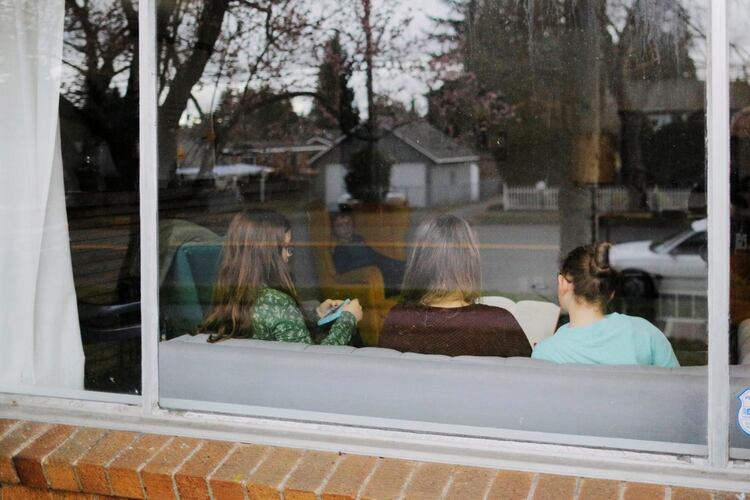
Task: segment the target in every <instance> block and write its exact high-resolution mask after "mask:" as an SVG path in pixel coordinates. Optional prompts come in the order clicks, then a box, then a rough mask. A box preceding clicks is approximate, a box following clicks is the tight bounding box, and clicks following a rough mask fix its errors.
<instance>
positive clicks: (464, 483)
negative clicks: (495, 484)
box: [445, 466, 497, 500]
mask: <svg viewBox="0 0 750 500" xmlns="http://www.w3.org/2000/svg"><path fill="white" fill-rule="evenodd" d="M496 474H497V472H496V471H495V470H494V469H481V468H478V467H460V466H459V467H456V469H455V471H454V472H453V481H451V485H450V488H448V492H447V493H446V495H445V498H446V500H448V499H450V500H463V499H465V498H484V493H485V492H486V491H487V489H488V488H489V486H490V481H492V479H494V478H495V475H496Z"/></svg>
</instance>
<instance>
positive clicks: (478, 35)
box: [159, 0, 708, 452]
mask: <svg viewBox="0 0 750 500" xmlns="http://www.w3.org/2000/svg"><path fill="white" fill-rule="evenodd" d="M260 5H261V4H257V5H256V4H252V5H250V4H232V3H227V2H212V3H210V5H207V4H204V3H202V2H183V3H180V4H179V6H180V7H179V8H178V7H177V4H175V3H173V2H161V3H160V4H159V19H160V25H162V26H164V29H165V30H166V32H167V34H166V35H165V36H164V37H163V38H160V40H159V43H160V46H159V54H160V59H159V61H160V62H159V64H160V78H161V79H160V96H161V98H160V105H159V113H160V137H159V141H160V165H159V171H160V180H161V184H162V193H161V198H160V203H161V204H160V216H161V219H160V221H161V222H160V233H162V234H161V236H160V240H161V241H160V245H161V247H160V259H161V260H160V266H161V270H160V275H161V276H162V278H163V279H162V282H161V289H160V294H161V303H160V307H161V321H162V326H163V332H162V333H163V339H164V340H166V342H162V343H161V345H160V352H161V363H162V365H161V366H162V380H161V382H163V384H162V388H163V390H164V391H165V392H163V393H162V396H163V397H166V398H176V399H202V398H207V399H209V400H212V401H214V402H223V403H236V404H252V405H259V406H263V405H264V404H265V405H266V406H274V403H272V402H269V400H266V399H264V398H265V397H266V396H268V397H270V396H269V395H267V394H260V393H254V392H252V391H251V389H249V388H246V387H243V388H242V389H237V388H235V389H236V390H231V389H227V390H225V391H223V390H221V389H220V388H219V387H218V386H217V387H214V386H211V387H208V386H202V387H204V389H205V391H203V389H201V390H198V389H196V392H194V393H190V391H188V390H187V389H186V388H185V387H183V386H181V385H180V384H179V378H178V377H177V376H176V374H170V369H171V368H170V367H175V369H177V368H176V367H178V366H179V363H178V362H177V361H176V360H177V359H178V357H170V356H173V355H174V356H178V354H177V353H178V352H179V353H181V354H179V355H187V354H186V353H187V352H188V351H189V352H191V353H192V352H194V353H198V352H201V353H206V355H207V356H213V355H214V353H219V352H223V351H221V349H222V343H221V342H220V343H217V344H216V345H213V346H211V347H212V348H213V350H201V349H204V347H205V339H204V338H203V337H200V336H196V337H192V338H190V337H188V336H186V334H188V333H195V332H196V329H197V328H198V326H199V325H200V324H201V322H202V321H203V319H204V318H205V315H206V314H207V313H208V312H209V311H210V310H211V308H212V300H213V299H212V295H213V293H214V284H215V283H216V269H217V267H218V262H219V261H220V258H221V255H220V251H219V250H217V249H219V248H220V247H221V245H222V243H223V241H222V238H223V237H224V235H226V233H227V228H228V226H229V221H230V220H231V219H232V217H233V216H234V215H235V214H236V213H237V212H238V211H240V210H248V209H257V208H264V209H272V210H275V211H277V212H280V213H283V214H285V215H286V216H287V218H288V219H289V220H290V221H291V225H292V233H293V238H294V242H295V249H294V256H293V258H292V259H291V261H290V265H291V268H292V271H293V274H294V283H295V285H296V287H297V292H298V295H299V300H300V302H301V303H303V304H304V303H305V302H308V301H309V303H310V305H311V306H313V305H315V304H317V303H318V302H319V301H321V300H322V299H323V298H329V297H330V298H336V299H345V298H351V299H353V298H357V299H359V302H360V304H361V305H362V309H363V318H362V320H361V321H360V323H359V325H358V330H359V334H360V335H359V337H360V340H361V344H357V345H364V346H378V345H379V334H380V330H381V327H382V324H383V321H384V318H386V317H387V314H388V312H389V311H390V310H391V308H392V307H393V306H394V305H395V304H397V303H399V301H402V297H401V291H402V290H400V280H399V279H398V277H397V278H396V279H393V277H392V275H391V273H392V272H394V270H395V272H396V273H399V272H401V271H400V270H401V269H403V266H404V265H405V263H406V261H407V260H408V257H409V254H410V251H411V250H412V245H413V243H414V241H415V238H414V235H413V232H414V230H415V229H416V228H417V227H418V226H419V224H420V223H422V222H423V221H424V220H427V219H429V218H430V217H431V216H432V215H433V214H434V213H436V212H446V211H447V212H450V213H453V214H455V215H458V216H461V217H462V218H465V219H466V220H468V221H469V222H470V223H471V224H472V226H473V228H474V230H475V231H476V233H477V237H478V240H479V252H480V257H481V270H482V272H481V278H482V280H481V295H482V296H483V297H484V299H486V300H487V301H486V302H485V303H487V304H489V303H492V304H503V307H506V308H512V309H514V310H516V311H519V312H517V313H516V314H517V315H518V317H519V318H520V317H522V316H523V313H522V312H520V311H521V310H523V309H524V306H522V305H521V304H524V303H525V302H533V301H538V302H543V303H555V302H557V298H558V270H559V269H558V259H559V258H560V257H561V256H563V255H566V254H567V253H568V252H569V251H570V250H572V249H573V248H575V247H578V246H580V245H585V244H589V243H592V242H594V241H602V240H607V241H610V242H612V243H613V244H614V246H613V247H612V250H611V263H612V265H613V266H614V267H615V268H616V269H617V270H618V271H620V272H622V274H623V276H622V277H623V280H622V281H623V287H622V289H621V290H619V293H618V294H617V300H616V301H615V302H614V303H613V309H614V310H616V311H618V312H621V313H627V314H631V315H636V316H641V317H644V318H646V319H647V320H648V321H650V322H651V323H653V324H654V325H655V326H656V327H657V328H658V329H660V330H661V331H662V332H664V334H666V336H667V337H668V338H669V341H670V343H671V345H672V347H673V349H674V351H675V354H676V356H677V359H678V360H679V362H680V364H681V365H683V366H686V365H702V364H705V362H706V354H707V338H706V318H707V311H706V285H705V283H706V273H707V267H708V266H707V262H706V258H705V256H706V241H705V217H706V207H705V179H706V173H705V146H704V143H705V141H704V135H705V118H704V117H705V111H706V110H705V72H706V60H705V33H706V29H705V26H706V12H705V11H706V3H705V2H688V1H683V2H680V1H676V0H671V1H666V2H664V1H655V0H633V1H622V2H620V1H603V0H577V1H575V2H568V1H555V0H545V1H525V0H493V1H487V2H474V1H463V0H460V1H459V0H450V1H442V0H426V1H422V2H418V3H408V4H405V3H403V2H401V3H398V2H395V1H390V0H382V1H377V2H370V1H368V0H329V1H327V2H321V3H318V4H316V5H314V6H311V5H310V4H309V3H302V2H297V1H295V0H287V1H285V2H272V3H268V5H266V7H267V8H265V9H261V8H259V6H260ZM262 5H265V4H262ZM342 213H343V214H345V216H344V217H342V216H341V215H340V214H342ZM675 238H676V239H675ZM672 243H674V245H673V244H672ZM342 254H345V255H348V256H349V257H348V259H346V260H347V261H346V262H342V261H341V259H338V262H337V259H336V255H339V256H341V255H342ZM354 262H356V263H357V264H358V265H356V266H354V265H352V264H353V263H354ZM248 307H251V306H248ZM553 308H554V309H555V311H556V313H555V314H557V312H558V311H559V310H558V309H557V308H556V307H555V306H553ZM530 316H531V318H532V319H533V318H534V317H537V318H538V317H541V316H542V315H541V314H536V315H535V314H534V313H531V315H530ZM554 318H557V316H556V315H555V316H554ZM524 321H526V320H523V319H521V320H519V323H520V324H521V326H522V327H524V328H525V326H524V325H525V323H524ZM566 321H567V318H566V316H565V314H564V311H563V315H562V316H561V318H560V321H559V324H562V323H564V322H566ZM556 323H557V321H556V320H554V319H553V321H552V324H551V325H548V326H546V327H545V328H546V330H545V333H543V336H544V335H546V336H550V335H551V334H552V333H553V332H554V330H555V327H556V326H558V325H557V324H556ZM526 324H527V325H528V328H529V329H531V328H533V327H532V326H531V322H527V323H526ZM529 331H530V330H529ZM527 336H529V335H528V332H527ZM529 338H531V337H530V336H529ZM235 340H236V339H232V340H230V341H227V342H228V343H226V344H223V345H225V346H229V345H232V346H237V347H238V349H239V348H240V346H251V345H252V346H256V344H253V343H252V341H251V340H248V339H242V340H243V342H235ZM536 341H537V340H533V341H532V342H531V343H532V344H533V343H535V342H536ZM263 345H264V346H265V347H266V348H268V349H276V348H278V349H282V350H283V349H290V347H289V346H275V347H274V346H273V345H271V344H269V343H266V344H263ZM243 348H244V347H243ZM193 349H194V351H193ZM248 349H250V348H248ZM250 351H252V352H253V353H257V349H255V348H253V349H250ZM305 352H306V351H305ZM358 352H361V351H358ZM365 352H367V351H365ZM195 355H196V356H199V358H198V359H202V358H200V356H202V355H203V354H201V355H198V354H195ZM311 355H312V354H311ZM281 357H283V356H279V358H281ZM179 359H182V358H179ZM310 359H314V358H305V360H304V362H305V363H307V362H310V361H309V360H310ZM205 361H206V363H207V365H206V366H208V365H209V364H210V363H209V361H208V358H206V359H205ZM183 362H184V360H183ZM279 363H281V364H279V365H273V366H274V367H276V368H277V369H280V368H279V367H280V366H286V365H284V364H283V363H282V362H279ZM290 363H291V362H290ZM529 363H532V362H529ZM264 366H265V365H264ZM530 366H535V365H530ZM269 369H271V368H270V367H269ZM248 370H251V371H252V370H253V368H248ZM314 371H315V373H316V374H320V373H321V371H320V370H314ZM266 373H268V372H262V373H259V372H255V371H252V373H251V374H249V375H248V377H249V378H251V379H252V378H253V377H255V376H258V377H262V376H267V375H266ZM597 373H598V372H597ZM636 373H637V374H636V375H634V377H640V376H643V377H644V378H645V379H648V380H649V382H651V381H652V380H653V381H654V384H662V383H663V384H668V383H671V382H667V381H668V380H672V379H670V378H668V377H671V376H674V377H675V380H677V379H679V376H678V375H677V373H681V372H674V373H670V374H667V373H666V372H665V373H664V374H663V375H664V376H663V377H660V376H659V375H656V374H653V373H651V372H649V374H648V376H647V375H645V373H646V372H645V371H643V372H641V371H637V372H636ZM311 376H312V375H311ZM331 377H333V378H334V379H335V378H336V377H335V375H331ZM375 378H376V379H378V378H377V377H375ZM594 378H595V379H596V377H594ZM524 380H527V379H524ZM561 380H563V381H564V380H565V377H562V378H561ZM597 380H602V381H603V380H604V379H603V378H601V379H597ZM173 381H174V384H177V385H171V384H172V382H173ZM693 382H695V381H694V380H693ZM693 382H688V381H687V379H685V381H684V382H680V381H677V382H675V383H678V384H679V383H684V384H692V383H693ZM201 383H202V384H203V383H205V384H209V385H210V381H206V380H202V381H201ZM326 383H327V382H326ZM561 383H562V382H561ZM602 383H603V382H602ZM633 387H635V385H634V386H633ZM638 387H641V386H640V385H638ZM650 387H651V390H653V391H657V389H656V386H650ZM660 387H661V386H660ZM666 387H667V385H665V386H663V387H661V388H662V389H664V392H666V389H665V388H666ZM686 387H687V386H686ZM504 389H507V388H497V389H493V391H494V390H498V391H501V390H504ZM414 390H415V391H416V392H419V389H414ZM559 390H563V391H564V390H570V387H566V386H565V385H563V386H562V387H561V388H560V389H559ZM201 391H203V392H201ZM373 391H375V389H373ZM423 392H425V391H423ZM445 392H446V394H442V393H441V396H444V397H452V396H451V394H449V393H450V391H447V390H446V391H445ZM464 392H468V393H470V392H471V391H470V390H466V391H464ZM595 392H596V391H595V390H593V389H592V392H591V394H594V393H595ZM677 393H678V395H679V394H681V396H676V397H687V396H686V395H687V394H691V395H692V396H690V397H696V398H699V399H700V398H705V388H704V386H703V385H700V384H697V383H696V384H695V385H690V387H689V388H685V391H684V392H682V393H680V392H679V391H677ZM425 394H426V392H425ZM651 395H652V396H653V399H650V400H649V401H650V402H653V404H651V403H649V404H648V405H646V406H648V407H649V408H652V409H653V408H655V407H656V406H658V405H659V404H662V403H663V404H667V403H666V400H664V401H659V395H658V391H657V392H654V393H651ZM308 396H309V395H308ZM373 397H375V396H373ZM425 397H427V396H425ZM456 397H458V396H456ZM499 397H500V396H498V398H499ZM621 397H626V396H622V395H621ZM243 398H244V399H243ZM467 398H468V396H467ZM592 398H593V396H592ZM303 399H304V398H303ZM344 399H345V398H344ZM469 399H471V398H469ZM490 399H492V398H490ZM531 399H533V396H528V398H527V399H526V403H529V401H531ZM594 399H595V401H594V402H593V403H592V405H595V404H598V403H600V402H601V401H599V400H598V399H596V398H594ZM300 401H301V400H299V399H295V397H292V396H290V398H289V399H288V400H285V401H284V403H283V404H285V405H288V407H290V408H292V409H306V410H311V411H329V412H332V413H337V412H338V413H349V414H370V410H372V408H368V409H367V410H364V409H362V408H360V407H357V408H354V407H347V406H346V404H347V402H346V401H345V400H341V401H340V400H338V399H336V398H328V397H326V398H323V400H313V399H312V397H311V396H309V397H308V398H307V399H305V401H304V402H300ZM683 402H684V401H683ZM352 404H354V403H352ZM520 404H521V403H519V405H520ZM529 404H530V403H529ZM675 404H682V402H681V403H675ZM446 406H447V407H450V406H451V405H450V404H448V405H446ZM453 406H454V407H458V406H460V405H457V404H454V405H453ZM334 407H335V409H332V408H334ZM372 411H375V410H372ZM377 411H381V412H382V413H380V414H378V415H376V416H380V417H384V418H404V414H405V413H407V409H406V408H395V409H392V410H389V409H387V408H386V407H385V406H384V407H379V408H378V409H377ZM388 411H393V412H394V413H393V414H389V413H388ZM665 411H666V410H665ZM358 412H359V413H358ZM477 413H480V412H477ZM487 413H488V412H485V413H484V414H487ZM489 413H491V412H489ZM415 414H419V418H423V419H425V420H430V419H431V418H432V416H431V415H429V412H424V413H423V414H420V413H419V411H418V410H415ZM572 414H573V413H572V412H571V413H570V414H569V415H572ZM412 417H413V416H412ZM412 417H408V418H412ZM408 418H407V419H408ZM413 418H414V419H418V417H413ZM497 418H498V419H501V417H497ZM434 419H435V420H439V421H441V422H443V423H455V420H451V417H450V416H445V415H443V416H441V417H440V418H438V417H434ZM678 420H679V422H677V423H675V422H673V424H674V427H673V430H674V432H675V433H676V434H670V436H671V437H666V435H664V436H661V437H654V436H652V437H654V439H665V440H672V441H673V442H680V443H690V444H702V443H703V442H704V439H705V438H704V437H703V436H704V435H705V432H703V429H704V425H705V405H703V406H701V405H697V406H695V408H692V407H691V409H690V410H689V412H688V415H683V416H681V417H679V418H678ZM525 422H526V424H525V427H524V426H522V427H523V428H522V429H518V430H524V431H550V432H557V431H560V429H557V430H555V429H553V427H554V426H553V425H552V426H549V427H546V426H547V425H549V424H545V423H539V425H536V424H532V423H529V421H528V420H525ZM463 424H467V423H466V422H463ZM474 424H476V425H479V423H478V422H474ZM481 425H483V426H485V427H502V426H503V425H506V423H505V422H500V421H499V420H498V421H491V422H490V421H482V423H481ZM514 425H516V424H514ZM560 425H563V424H560ZM595 427H596V425H595V424H593V423H592V424H591V427H590V428H589V429H580V430H576V431H570V432H571V433H580V434H586V433H593V434H596V435H607V434H608V433H609V432H610V430H611V429H613V428H614V427H613V426H609V427H607V426H604V427H602V428H601V429H599V430H595ZM615 427H616V426H615ZM514 428H515V427H514ZM631 430H632V429H631ZM680 431H683V432H684V434H683V435H679V434H680ZM561 432H562V431H561ZM565 432H568V431H565ZM612 432H615V431H612ZM628 432H630V431H628ZM638 432H640V431H635V430H633V431H632V433H630V434H628V433H627V432H625V433H623V434H621V435H619V437H630V438H632V437H634V436H636V435H638ZM670 432H671V431H670ZM688 434H690V437H687V436H688ZM691 452H695V449H693V450H692V451H691Z"/></svg>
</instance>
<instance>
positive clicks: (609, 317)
mask: <svg viewBox="0 0 750 500" xmlns="http://www.w3.org/2000/svg"><path fill="white" fill-rule="evenodd" d="M610 247H611V245H610V244H609V243H598V244H595V245H585V246H580V247H578V248H576V249H574V250H572V251H571V252H570V253H569V254H568V255H567V257H565V260H563V263H562V266H561V267H560V273H559V274H558V276H557V297H558V300H559V302H560V307H561V308H563V309H564V310H566V311H567V312H568V314H569V315H570V322H569V323H568V324H566V325H563V326H561V327H560V328H558V330H557V332H555V334H554V335H553V336H552V337H549V338H546V339H544V340H542V341H541V342H539V343H538V344H537V345H536V347H535V348H534V354H533V355H532V357H533V358H535V359H544V360H547V361H554V362H556V363H586V364H598V365H655V366H663V367H667V368H673V367H677V366H680V365H679V363H678V362H677V358H676V357H675V355H674V351H673V350H672V346H671V345H670V344H669V341H668V340H667V338H666V337H665V336H664V334H663V333H662V332H661V331H660V330H659V329H658V328H656V327H655V326H654V325H652V324H651V323H649V322H648V321H647V320H645V319H643V318H639V317H637V316H628V315H626V314H619V313H616V312H613V313H609V314H608V309H609V307H608V306H609V304H610V302H611V301H612V299H613V298H614V296H615V292H616V291H617V288H618V285H619V281H620V276H619V273H618V272H617V271H616V270H614V269H613V268H612V267H611V266H610V265H609V249H610Z"/></svg>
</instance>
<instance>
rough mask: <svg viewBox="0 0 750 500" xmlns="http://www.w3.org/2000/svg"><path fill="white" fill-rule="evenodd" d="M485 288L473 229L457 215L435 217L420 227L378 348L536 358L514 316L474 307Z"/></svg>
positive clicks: (458, 354)
mask: <svg viewBox="0 0 750 500" xmlns="http://www.w3.org/2000/svg"><path fill="white" fill-rule="evenodd" d="M480 289H481V271H480V258H479V245H478V242H477V237H476V233H475V232H474V230H473V229H472V228H471V226H470V225H469V223H468V222H466V221H465V220H464V219H462V218H461V217H457V216H455V215H448V214H444V215H437V216H433V217H431V218H430V219H428V220H426V221H425V222H423V223H422V224H420V226H419V228H418V229H417V233H416V236H415V241H414V244H413V247H412V251H411V254H410V255H409V259H408V261H407V264H406V272H405V274H404V283H403V288H402V290H403V291H402V295H401V300H400V303H399V304H398V305H396V306H394V307H393V309H391V311H390V312H389V313H388V316H386V318H385V322H384V323H383V328H382V330H381V332H380V338H379V341H378V345H379V346H380V347H386V348H390V349H396V350H398V351H401V352H418V353H424V354H444V355H447V356H461V355H473V356H501V357H510V356H525V357H529V356H531V345H530V344H529V341H528V339H527V338H526V335H525V334H524V332H523V330H522V329H521V326H520V325H519V324H518V322H517V321H516V319H515V318H514V317H513V315H512V314H511V313H510V312H508V311H507V310H505V309H502V308H500V307H492V306H486V305H482V304H476V303H475V301H476V300H477V299H478V298H479V296H480Z"/></svg>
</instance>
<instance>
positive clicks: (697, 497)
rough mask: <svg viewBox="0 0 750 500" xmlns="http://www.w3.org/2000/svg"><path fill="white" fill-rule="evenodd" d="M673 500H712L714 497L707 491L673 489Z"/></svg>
mask: <svg viewBox="0 0 750 500" xmlns="http://www.w3.org/2000/svg"><path fill="white" fill-rule="evenodd" d="M672 500H712V495H711V492H710V491H707V490H697V489H695V488H680V487H673V488H672Z"/></svg>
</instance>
